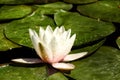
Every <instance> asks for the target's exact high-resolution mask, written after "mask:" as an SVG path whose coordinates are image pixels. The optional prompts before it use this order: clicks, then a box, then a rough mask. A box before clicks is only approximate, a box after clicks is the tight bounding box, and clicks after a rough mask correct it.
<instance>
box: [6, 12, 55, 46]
mask: <svg viewBox="0 0 120 80" xmlns="http://www.w3.org/2000/svg"><path fill="white" fill-rule="evenodd" d="M47 25H51V26H54V21H53V19H52V18H50V17H47V16H45V15H42V14H39V13H38V12H33V13H32V14H31V15H29V16H27V17H25V18H23V19H19V20H15V21H12V22H10V23H8V24H6V25H5V26H4V27H5V34H6V37H7V38H8V39H10V40H12V41H13V42H15V43H17V44H20V45H24V46H27V47H32V44H31V40H30V37H29V31H28V29H29V28H31V29H34V30H36V31H38V30H39V26H43V27H46V26H47Z"/></svg>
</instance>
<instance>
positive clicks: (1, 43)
mask: <svg viewBox="0 0 120 80" xmlns="http://www.w3.org/2000/svg"><path fill="white" fill-rule="evenodd" d="M17 47H20V46H19V45H17V44H14V43H12V42H11V41H9V40H8V39H6V37H5V35H4V32H3V27H2V24H1V25H0V51H6V50H9V49H12V48H17Z"/></svg>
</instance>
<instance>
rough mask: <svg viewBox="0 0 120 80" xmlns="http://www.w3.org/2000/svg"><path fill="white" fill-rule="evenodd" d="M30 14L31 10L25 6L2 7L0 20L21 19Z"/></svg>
mask: <svg viewBox="0 0 120 80" xmlns="http://www.w3.org/2000/svg"><path fill="white" fill-rule="evenodd" d="M31 12H32V8H31V7H30V6H26V5H18V6H3V7H1V8H0V20H9V19H17V18H22V17H25V16H26V15H28V14H30V13H31Z"/></svg>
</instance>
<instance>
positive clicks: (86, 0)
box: [64, 0, 98, 4]
mask: <svg viewBox="0 0 120 80" xmlns="http://www.w3.org/2000/svg"><path fill="white" fill-rule="evenodd" d="M64 1H65V2H68V3H72V4H86V3H92V2H96V1H98V0H64Z"/></svg>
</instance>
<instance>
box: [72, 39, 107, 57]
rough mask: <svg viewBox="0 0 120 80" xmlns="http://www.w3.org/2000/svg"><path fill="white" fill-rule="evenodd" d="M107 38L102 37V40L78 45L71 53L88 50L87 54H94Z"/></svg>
mask: <svg viewBox="0 0 120 80" xmlns="http://www.w3.org/2000/svg"><path fill="white" fill-rule="evenodd" d="M105 40H106V39H102V40H100V41H97V42H96V43H94V44H89V45H87V46H85V47H77V49H73V50H72V51H71V53H78V52H88V54H87V55H90V54H92V53H93V52H95V51H96V50H97V49H98V48H100V47H101V46H102V45H103V43H104V42H105Z"/></svg>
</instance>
